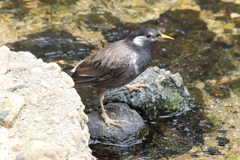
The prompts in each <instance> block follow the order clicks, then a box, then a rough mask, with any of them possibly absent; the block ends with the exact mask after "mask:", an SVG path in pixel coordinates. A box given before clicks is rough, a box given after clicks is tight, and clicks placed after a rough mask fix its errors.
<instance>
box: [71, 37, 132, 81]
mask: <svg viewBox="0 0 240 160" xmlns="http://www.w3.org/2000/svg"><path fill="white" fill-rule="evenodd" d="M119 42H121V41H118V42H116V43H113V44H111V45H109V46H107V47H105V48H103V49H101V50H99V51H98V52H96V53H95V54H93V55H91V56H89V57H88V58H86V59H84V60H83V61H81V62H80V63H79V64H78V65H77V66H76V67H75V68H74V69H73V73H72V75H71V76H72V78H73V80H74V82H75V83H77V84H90V85H96V84H101V82H105V81H107V80H109V79H115V78H117V77H119V76H120V75H122V73H124V71H125V70H126V69H127V68H128V66H129V62H130V61H131V53H129V52H127V51H126V49H127V48H126V46H125V45H123V43H119Z"/></svg>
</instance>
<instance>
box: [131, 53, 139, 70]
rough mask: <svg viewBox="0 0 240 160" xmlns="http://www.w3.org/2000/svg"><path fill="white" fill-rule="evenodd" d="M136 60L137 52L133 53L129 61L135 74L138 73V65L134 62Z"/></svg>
mask: <svg viewBox="0 0 240 160" xmlns="http://www.w3.org/2000/svg"><path fill="white" fill-rule="evenodd" d="M137 60H138V54H136V53H133V58H132V60H131V61H130V63H131V64H132V65H133V67H134V70H135V73H136V74H139V67H138V65H137V64H136V62H137Z"/></svg>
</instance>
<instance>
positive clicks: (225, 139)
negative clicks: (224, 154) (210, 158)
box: [216, 137, 230, 147]
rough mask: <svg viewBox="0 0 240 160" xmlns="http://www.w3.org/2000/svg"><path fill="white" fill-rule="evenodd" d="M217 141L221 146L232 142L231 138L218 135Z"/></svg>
mask: <svg viewBox="0 0 240 160" xmlns="http://www.w3.org/2000/svg"><path fill="white" fill-rule="evenodd" d="M216 141H217V142H218V145H219V146H223V147H224V146H225V145H226V144H228V143H229V142H230V140H229V139H227V138H225V137H218V138H216Z"/></svg>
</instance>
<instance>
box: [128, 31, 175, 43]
mask: <svg viewBox="0 0 240 160" xmlns="http://www.w3.org/2000/svg"><path fill="white" fill-rule="evenodd" d="M126 39H127V41H132V42H133V44H135V45H137V46H149V45H153V44H154V43H156V42H157V41H163V40H173V39H174V38H172V37H170V36H167V35H164V34H162V33H159V32H158V31H157V30H155V29H152V28H141V29H138V30H136V31H134V32H132V33H131V34H130V35H129V36H128V37H127V38H126Z"/></svg>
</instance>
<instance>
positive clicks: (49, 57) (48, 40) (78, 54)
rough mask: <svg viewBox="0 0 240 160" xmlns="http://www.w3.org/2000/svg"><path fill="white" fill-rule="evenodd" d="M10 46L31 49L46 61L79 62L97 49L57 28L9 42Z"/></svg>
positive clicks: (16, 48)
mask: <svg viewBox="0 0 240 160" xmlns="http://www.w3.org/2000/svg"><path fill="white" fill-rule="evenodd" d="M9 47H10V48H11V49H13V50H15V51H29V52H31V53H33V54H35V56H36V57H37V58H42V59H43V60H44V61H45V62H53V61H59V60H65V61H67V62H74V61H75V62H78V61H79V59H84V58H85V57H86V56H87V55H88V52H90V51H91V50H93V49H95V47H94V46H92V45H91V44H83V43H80V41H79V40H77V38H76V37H74V36H72V35H71V34H70V33H68V32H65V31H55V30H47V31H45V32H41V33H36V34H32V35H28V36H27V39H26V40H22V41H17V42H15V43H13V44H9Z"/></svg>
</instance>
